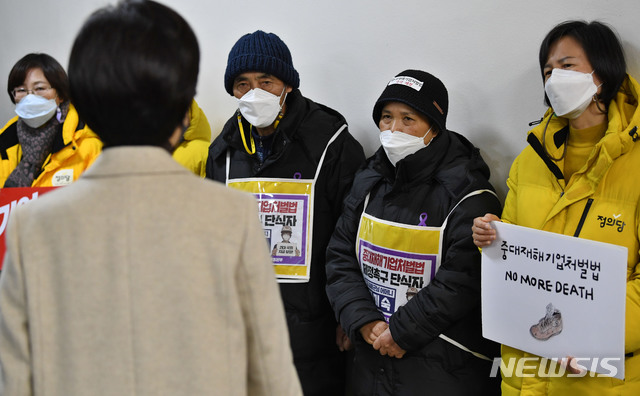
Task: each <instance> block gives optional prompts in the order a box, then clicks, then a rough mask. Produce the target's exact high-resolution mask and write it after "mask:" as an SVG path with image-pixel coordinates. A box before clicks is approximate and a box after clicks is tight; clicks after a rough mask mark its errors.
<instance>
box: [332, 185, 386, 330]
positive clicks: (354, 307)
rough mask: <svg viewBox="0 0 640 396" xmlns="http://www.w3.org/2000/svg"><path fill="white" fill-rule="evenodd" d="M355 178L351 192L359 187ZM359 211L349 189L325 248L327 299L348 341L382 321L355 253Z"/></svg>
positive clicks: (357, 198)
mask: <svg viewBox="0 0 640 396" xmlns="http://www.w3.org/2000/svg"><path fill="white" fill-rule="evenodd" d="M361 175H362V173H360V174H359V175H358V176H361ZM358 176H356V179H355V181H354V188H358V187H361V183H360V182H359V177H358ZM363 207H364V197H363V196H361V195H360V194H356V193H354V189H352V190H351V193H350V194H349V195H348V196H347V198H346V199H345V202H344V209H343V212H342V215H341V216H340V218H339V219H338V223H337V224H336V228H335V231H334V233H333V235H332V237H331V240H330V241H329V246H328V248H327V265H326V271H327V296H328V297H329V301H330V302H331V306H332V308H333V311H334V312H335V314H336V318H337V319H338V321H339V322H340V324H341V325H342V327H343V328H344V330H345V332H346V333H347V334H348V335H349V337H350V338H352V339H353V338H354V337H355V336H357V335H358V331H359V330H360V327H362V326H363V325H365V324H367V323H369V322H373V321H376V320H384V316H383V315H382V314H381V313H380V312H379V311H378V309H377V307H376V305H375V303H374V301H373V297H372V296H371V293H370V292H369V289H368V288H367V285H366V284H365V282H364V279H363V277H362V272H361V270H360V265H359V263H358V259H357V257H356V252H355V249H356V248H355V246H356V238H357V232H358V225H359V222H360V215H361V214H362V211H363Z"/></svg>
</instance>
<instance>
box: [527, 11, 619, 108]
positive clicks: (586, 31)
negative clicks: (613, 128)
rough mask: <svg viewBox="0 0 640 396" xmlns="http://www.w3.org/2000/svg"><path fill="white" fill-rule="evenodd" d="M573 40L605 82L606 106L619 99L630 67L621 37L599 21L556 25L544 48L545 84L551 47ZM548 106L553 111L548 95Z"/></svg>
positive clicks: (603, 96)
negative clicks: (560, 40)
mask: <svg viewBox="0 0 640 396" xmlns="http://www.w3.org/2000/svg"><path fill="white" fill-rule="evenodd" d="M567 36H568V37H571V38H573V39H574V40H576V41H577V42H578V44H580V46H581V47H582V49H583V50H584V52H585V54H586V55H587V59H588V60H589V63H591V66H593V70H594V71H595V74H596V75H597V76H598V78H599V79H600V81H602V90H601V91H600V95H599V96H600V99H601V100H602V101H603V102H604V104H605V106H609V102H611V100H612V99H613V98H614V97H615V96H616V94H617V92H618V90H619V89H620V86H621V85H622V83H623V82H624V79H625V77H626V75H627V63H626V61H625V59H624V52H623V50H622V45H621V44H620V40H619V39H618V36H617V35H616V33H615V32H614V31H613V29H612V28H611V27H609V26H607V25H606V24H604V23H602V22H599V21H592V22H586V21H565V22H562V23H560V24H558V25H556V26H555V27H554V28H553V29H551V31H550V32H549V33H547V36H546V37H545V38H544V40H543V41H542V44H541V45H540V54H539V60H540V72H541V74H542V81H544V77H545V76H544V65H545V64H546V63H547V59H548V58H549V51H550V49H551V46H552V45H553V44H554V43H555V42H556V41H558V40H559V39H561V38H563V37H567ZM544 101H545V103H546V104H547V105H548V106H549V107H551V103H550V102H549V98H548V97H547V95H546V94H545V97H544Z"/></svg>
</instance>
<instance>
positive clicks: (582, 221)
mask: <svg viewBox="0 0 640 396" xmlns="http://www.w3.org/2000/svg"><path fill="white" fill-rule="evenodd" d="M592 203H593V198H589V199H588V200H587V204H586V205H585V206H584V210H583V211H582V216H581V217H580V222H579V223H578V228H576V232H575V233H574V234H573V236H574V237H578V236H579V235H580V231H582V226H583V225H584V221H585V220H586V219H587V213H589V209H591V204H592Z"/></svg>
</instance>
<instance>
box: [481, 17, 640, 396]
mask: <svg viewBox="0 0 640 396" xmlns="http://www.w3.org/2000/svg"><path fill="white" fill-rule="evenodd" d="M539 61H540V72H541V75H542V80H543V82H544V90H545V94H546V95H545V100H546V103H547V105H549V109H548V110H547V112H546V113H545V115H544V117H543V119H542V121H541V123H540V124H538V125H537V126H536V127H534V128H533V129H532V130H531V131H529V133H528V137H527V141H528V142H529V146H528V147H526V148H525V149H524V150H523V151H522V153H520V155H519V156H518V157H517V158H516V160H515V161H514V163H513V165H512V166H511V171H510V173H509V179H508V180H507V185H508V186H509V193H508V195H507V198H506V201H505V206H504V211H503V212H502V221H504V222H507V223H512V224H517V225H521V226H526V227H530V228H536V229H540V230H545V231H551V232H556V233H559V234H565V235H573V236H576V237H579V238H585V239H591V240H595V241H601V242H607V243H613V244H617V245H622V246H626V247H627V248H628V257H627V289H626V290H627V291H626V293H627V301H626V320H625V326H626V335H625V353H626V359H625V380H624V381H622V380H619V379H616V378H609V377H596V376H592V375H586V371H583V372H582V375H581V376H577V377H576V375H577V374H580V370H578V368H577V367H573V369H571V370H569V371H567V373H565V374H564V375H562V376H559V377H550V376H547V377H543V376H540V375H539V374H538V373H539V371H542V372H546V371H548V370H547V369H545V368H544V367H542V370H539V367H538V366H539V363H540V360H538V361H537V363H536V357H535V356H532V355H531V354H528V353H525V352H523V351H521V350H517V349H515V348H511V347H509V346H506V345H504V346H503V347H502V358H503V360H504V361H510V362H512V361H513V360H514V359H516V364H517V365H518V367H521V366H520V365H521V363H522V362H525V361H526V362H527V363H526V372H523V373H522V374H524V375H520V376H518V375H517V374H513V373H512V374H510V375H507V374H505V373H503V382H502V392H503V394H504V395H598V396H600V395H638V394H640V331H639V329H640V265H638V262H639V261H640V256H639V254H638V249H639V248H640V241H639V239H638V235H639V232H638V230H639V226H640V218H639V216H640V183H638V180H637V169H639V168H640V142H638V141H637V140H638V130H637V129H638V125H640V109H639V108H638V99H639V93H640V85H638V82H637V81H636V80H635V79H633V77H631V76H629V75H628V74H627V73H626V62H625V59H624V54H623V51H622V47H621V45H620V42H619V40H618V37H617V36H616V34H615V33H614V32H613V31H612V30H611V28H609V27H608V26H606V25H604V24H602V23H599V22H591V23H587V22H583V21H567V22H564V23H561V24H559V25H557V26H556V27H554V28H553V29H552V30H551V31H550V32H549V33H548V34H547V36H546V37H545V39H544V40H543V42H542V45H541V47H540V56H539ZM497 213H498V212H489V213H488V214H487V215H485V216H483V217H479V218H477V219H475V220H474V225H473V228H472V230H473V238H474V242H475V243H476V245H477V246H478V247H484V246H488V245H489V244H491V242H492V241H493V240H494V239H495V231H494V230H493V229H492V228H491V226H490V224H489V222H490V221H493V220H496V221H497V220H500V219H499V218H498V217H497V216H496V215H495V214H497ZM610 220H611V221H610ZM505 314H508V309H505ZM547 316H549V314H548V315H547ZM594 320H597V318H595V319H594ZM553 322H554V321H553V320H547V321H545V320H541V321H540V323H539V326H538V327H539V330H540V331H541V332H543V333H546V334H553V331H552V329H547V328H545V327H548V326H550V325H553ZM558 358H562V356H558ZM570 366H571V365H570ZM588 366H591V365H589V364H588ZM567 375H571V377H568V376H567Z"/></svg>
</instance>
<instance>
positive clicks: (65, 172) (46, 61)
mask: <svg viewBox="0 0 640 396" xmlns="http://www.w3.org/2000/svg"><path fill="white" fill-rule="evenodd" d="M7 91H8V93H9V97H10V99H11V101H12V102H13V103H14V104H16V114H18V116H17V117H14V118H12V119H11V120H10V121H9V122H8V123H7V124H6V125H5V126H4V127H3V128H2V129H1V130H0V187H52V186H64V185H67V184H69V183H71V182H73V181H74V180H76V179H77V178H78V177H80V174H81V173H82V172H84V170H85V169H87V168H88V167H89V166H90V165H91V164H92V163H93V161H94V160H95V159H96V158H97V156H98V155H99V154H100V152H101V150H102V142H101V141H100V139H99V138H98V136H97V135H96V134H95V133H93V132H92V131H91V130H90V129H89V128H88V127H86V125H85V124H84V123H83V122H82V121H81V120H79V119H78V113H77V112H76V110H75V108H74V107H73V105H72V104H71V103H70V102H69V81H68V78H67V74H66V72H65V71H64V69H63V68H62V66H60V64H59V63H58V62H57V61H56V60H55V59H54V58H52V57H51V56H49V55H47V54H27V55H26V56H24V57H23V58H22V59H20V60H19V61H18V62H17V63H16V64H15V65H14V66H13V68H12V69H11V72H10V73H9V80H8V84H7Z"/></svg>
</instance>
